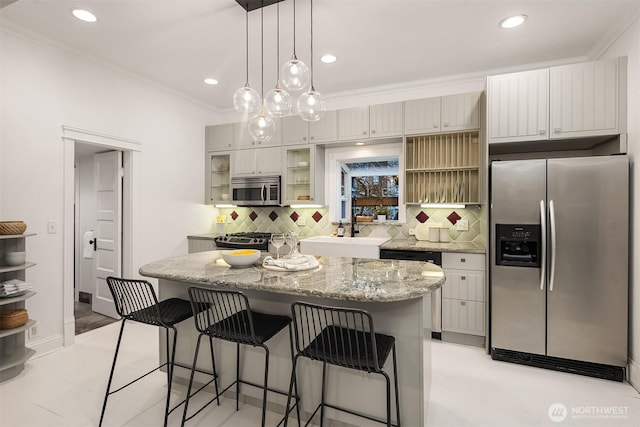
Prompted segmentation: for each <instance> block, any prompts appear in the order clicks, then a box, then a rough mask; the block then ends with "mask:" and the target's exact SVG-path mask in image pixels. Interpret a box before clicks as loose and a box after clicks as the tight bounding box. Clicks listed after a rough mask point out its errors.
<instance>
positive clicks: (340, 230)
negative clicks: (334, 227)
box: [338, 221, 344, 237]
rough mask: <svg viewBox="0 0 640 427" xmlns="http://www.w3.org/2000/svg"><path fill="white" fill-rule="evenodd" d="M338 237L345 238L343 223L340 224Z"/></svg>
mask: <svg viewBox="0 0 640 427" xmlns="http://www.w3.org/2000/svg"><path fill="white" fill-rule="evenodd" d="M338 237H344V225H342V221H340V223H339V224H338Z"/></svg>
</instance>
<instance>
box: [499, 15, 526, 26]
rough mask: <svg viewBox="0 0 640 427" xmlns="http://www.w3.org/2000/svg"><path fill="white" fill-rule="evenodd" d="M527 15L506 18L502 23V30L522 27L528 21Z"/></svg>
mask: <svg viewBox="0 0 640 427" xmlns="http://www.w3.org/2000/svg"><path fill="white" fill-rule="evenodd" d="M527 18H528V17H527V15H513V16H510V17H508V18H504V19H503V20H502V21H500V27H502V28H514V27H517V26H518V25H521V24H522V23H523V22H524V21H526V20H527Z"/></svg>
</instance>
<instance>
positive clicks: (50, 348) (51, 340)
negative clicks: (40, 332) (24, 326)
mask: <svg viewBox="0 0 640 427" xmlns="http://www.w3.org/2000/svg"><path fill="white" fill-rule="evenodd" d="M63 343H64V338H63V337H62V335H54V336H51V337H47V338H43V339H41V340H30V341H29V342H27V347H29V348H31V349H33V350H35V351H36V354H35V355H34V356H33V359H37V358H39V357H42V356H44V355H46V354H49V353H52V352H54V351H57V350H60V349H62V348H63V347H64V346H63Z"/></svg>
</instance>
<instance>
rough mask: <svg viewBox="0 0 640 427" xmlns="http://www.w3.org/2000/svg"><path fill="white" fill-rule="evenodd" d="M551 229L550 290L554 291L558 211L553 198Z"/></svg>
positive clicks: (550, 210) (550, 213)
mask: <svg viewBox="0 0 640 427" xmlns="http://www.w3.org/2000/svg"><path fill="white" fill-rule="evenodd" d="M549 229H550V231H551V274H550V275H549V292H553V280H554V279H555V276H556V211H555V208H554V205H553V200H549Z"/></svg>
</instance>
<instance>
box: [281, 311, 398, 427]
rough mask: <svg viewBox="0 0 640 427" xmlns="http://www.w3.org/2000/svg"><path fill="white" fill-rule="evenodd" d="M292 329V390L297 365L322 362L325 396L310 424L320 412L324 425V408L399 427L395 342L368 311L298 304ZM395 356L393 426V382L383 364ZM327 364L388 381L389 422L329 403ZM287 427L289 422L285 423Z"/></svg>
mask: <svg viewBox="0 0 640 427" xmlns="http://www.w3.org/2000/svg"><path fill="white" fill-rule="evenodd" d="M291 314H292V317H293V328H294V330H295V334H294V335H295V345H296V351H297V353H296V355H295V356H294V358H293V370H292V374H291V385H290V386H289V399H288V400H287V408H288V407H289V400H290V398H291V388H292V387H293V385H294V382H295V381H296V363H297V361H298V359H299V358H300V357H307V358H309V359H312V360H318V361H320V362H322V395H321V396H322V397H321V402H320V404H319V405H318V407H317V408H316V409H315V410H314V411H313V414H311V417H310V418H309V420H308V421H307V424H305V426H306V425H308V424H309V423H310V422H311V420H312V419H313V417H314V416H315V415H316V413H317V412H318V410H320V425H321V426H322V425H323V422H324V408H325V407H328V408H333V409H336V410H338V411H342V412H346V413H349V414H352V415H356V416H359V417H362V418H366V419H369V420H372V421H377V422H379V423H383V424H386V425H387V426H389V427H390V426H392V425H395V426H397V427H399V426H400V398H399V396H398V366H397V363H396V362H397V359H396V344H395V342H396V340H395V338H394V337H392V336H389V335H383V334H378V333H376V332H375V331H374V328H373V318H372V317H371V314H369V313H368V312H367V311H365V310H358V309H351V308H340V307H327V306H322V305H316V304H308V303H303V302H296V303H294V304H292V306H291ZM390 353H393V377H394V386H395V400H396V424H391V381H390V379H389V375H388V374H387V373H386V372H385V371H384V370H383V367H384V364H385V362H386V360H387V358H388V357H389V354H390ZM327 364H331V365H336V366H341V367H345V368H350V369H356V370H359V371H364V372H367V373H375V374H380V375H382V376H383V377H384V378H385V380H386V385H387V387H386V392H387V393H386V397H387V402H386V403H387V419H386V420H380V419H377V418H373V417H371V416H369V415H366V414H362V413H358V412H355V411H352V410H350V409H347V408H343V407H339V406H336V405H333V404H329V403H327V402H326V400H325V389H326V382H327ZM284 425H285V426H286V425H287V422H286V421H285V424H284Z"/></svg>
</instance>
